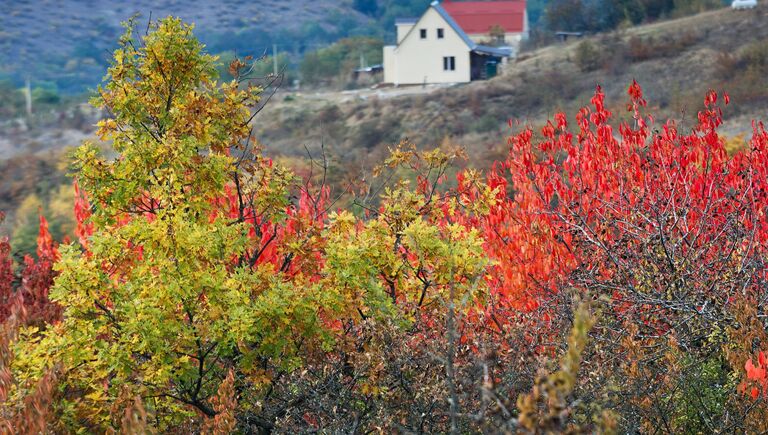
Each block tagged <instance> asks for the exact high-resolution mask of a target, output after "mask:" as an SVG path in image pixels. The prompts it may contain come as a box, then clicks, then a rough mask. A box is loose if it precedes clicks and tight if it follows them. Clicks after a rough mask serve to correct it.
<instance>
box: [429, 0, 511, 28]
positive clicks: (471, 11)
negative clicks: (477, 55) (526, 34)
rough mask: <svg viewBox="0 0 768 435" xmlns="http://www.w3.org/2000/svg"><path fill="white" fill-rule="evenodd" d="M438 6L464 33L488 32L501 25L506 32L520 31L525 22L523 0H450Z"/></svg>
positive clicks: (444, 0)
mask: <svg viewBox="0 0 768 435" xmlns="http://www.w3.org/2000/svg"><path fill="white" fill-rule="evenodd" d="M440 6H442V7H443V9H445V10H446V12H448V14H449V15H450V16H451V17H452V18H453V19H454V20H455V21H456V23H458V25H459V26H460V27H461V28H462V30H464V33H469V34H477V33H488V31H489V30H491V27H493V26H496V25H498V26H501V28H502V29H504V31H505V32H506V33H515V32H522V31H523V30H524V22H525V0H513V1H450V0H443V1H442V2H441V3H440Z"/></svg>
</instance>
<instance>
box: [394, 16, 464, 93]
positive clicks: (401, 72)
mask: <svg viewBox="0 0 768 435" xmlns="http://www.w3.org/2000/svg"><path fill="white" fill-rule="evenodd" d="M398 27H399V26H398ZM421 29H425V30H426V32H427V34H426V38H425V39H421ZM437 29H443V38H442V39H438V37H437ZM398 31H399V28H398ZM398 39H400V38H399V35H398ZM444 57H453V58H454V70H452V71H446V70H445V69H444V64H443V58H444ZM384 81H385V82H387V83H394V84H395V85H407V84H422V83H466V82H469V81H470V65H469V47H467V44H466V43H465V42H464V40H463V39H462V38H461V36H459V34H458V33H456V31H454V30H453V28H451V26H449V25H448V23H447V22H445V20H444V19H443V17H442V16H440V14H439V13H438V12H437V11H436V10H435V9H434V8H431V7H430V8H429V9H428V10H427V12H425V13H424V15H422V16H421V18H420V19H419V21H418V22H417V23H416V24H415V25H414V26H413V28H411V29H410V31H409V32H408V34H407V35H405V36H404V37H403V40H402V41H401V42H400V43H399V44H398V45H397V46H387V47H384Z"/></svg>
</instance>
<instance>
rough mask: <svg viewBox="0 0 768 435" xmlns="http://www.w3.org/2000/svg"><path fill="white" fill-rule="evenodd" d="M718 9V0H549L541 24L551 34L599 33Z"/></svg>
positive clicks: (719, 3)
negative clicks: (620, 25)
mask: <svg viewBox="0 0 768 435" xmlns="http://www.w3.org/2000/svg"><path fill="white" fill-rule="evenodd" d="M719 6H722V2H721V1H720V0H617V1H613V0H551V1H550V2H549V3H548V4H547V6H546V9H545V12H544V21H543V24H544V25H545V26H546V27H547V28H548V29H549V30H552V31H557V30H562V31H582V32H602V31H607V30H611V29H614V28H616V27H617V26H618V25H619V24H621V23H623V22H626V23H630V24H639V23H642V22H645V21H653V20H656V19H659V18H662V17H669V16H680V15H688V14H691V13H697V12H701V11H703V10H706V9H712V8H716V7H719Z"/></svg>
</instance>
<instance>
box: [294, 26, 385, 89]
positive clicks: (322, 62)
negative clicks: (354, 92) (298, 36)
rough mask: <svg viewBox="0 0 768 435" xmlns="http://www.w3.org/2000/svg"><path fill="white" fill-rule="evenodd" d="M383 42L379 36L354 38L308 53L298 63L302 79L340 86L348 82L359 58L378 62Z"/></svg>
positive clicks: (374, 62)
mask: <svg viewBox="0 0 768 435" xmlns="http://www.w3.org/2000/svg"><path fill="white" fill-rule="evenodd" d="M383 45H384V44H383V42H382V41H381V40H380V39H376V38H368V37H354V38H345V39H342V40H340V41H338V42H336V43H334V44H332V45H330V46H328V47H325V48H321V49H319V50H317V51H313V52H309V53H307V54H305V55H304V58H303V59H302V61H301V64H300V65H299V72H300V73H301V79H302V82H305V83H312V84H319V83H325V84H331V83H333V84H337V85H342V86H343V85H344V84H345V83H346V82H348V81H349V79H350V74H351V73H352V71H353V70H354V69H355V68H358V67H359V66H360V61H361V58H362V60H363V61H364V62H365V63H367V64H368V65H374V64H380V63H381V62H382V56H383V54H382V47H383Z"/></svg>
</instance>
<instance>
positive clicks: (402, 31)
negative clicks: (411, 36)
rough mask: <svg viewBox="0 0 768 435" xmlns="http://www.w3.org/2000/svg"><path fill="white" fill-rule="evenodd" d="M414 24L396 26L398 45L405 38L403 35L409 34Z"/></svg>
mask: <svg viewBox="0 0 768 435" xmlns="http://www.w3.org/2000/svg"><path fill="white" fill-rule="evenodd" d="M414 24H415V23H399V24H396V26H397V43H398V44H399V43H400V42H402V40H403V39H404V38H405V35H407V34H408V32H410V30H411V29H412V28H413V25H414Z"/></svg>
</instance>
